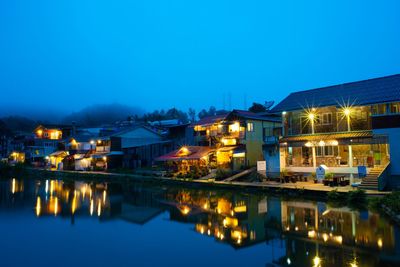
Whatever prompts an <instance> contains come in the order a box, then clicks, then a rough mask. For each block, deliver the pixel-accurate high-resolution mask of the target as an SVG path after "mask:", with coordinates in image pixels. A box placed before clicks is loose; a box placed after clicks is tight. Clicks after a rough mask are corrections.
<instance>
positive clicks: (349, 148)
mask: <svg viewBox="0 0 400 267" xmlns="http://www.w3.org/2000/svg"><path fill="white" fill-rule="evenodd" d="M280 142H281V147H280V153H281V160H280V161H281V162H280V163H281V169H285V171H290V172H302V173H313V172H315V170H316V167H318V166H320V165H325V166H326V167H327V168H328V170H327V172H330V173H334V174H349V175H356V176H357V175H358V173H359V169H358V167H359V166H363V167H366V169H367V173H368V172H369V170H371V169H372V168H377V167H383V166H386V165H387V164H388V163H389V162H390V156H389V145H388V140H387V137H385V136H378V135H372V133H371V132H370V131H357V132H346V133H336V134H316V135H303V136H293V137H286V138H282V139H281V140H280Z"/></svg>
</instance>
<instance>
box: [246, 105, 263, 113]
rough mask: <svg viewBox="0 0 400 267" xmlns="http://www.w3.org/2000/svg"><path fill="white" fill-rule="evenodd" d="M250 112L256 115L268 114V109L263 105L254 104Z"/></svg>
mask: <svg viewBox="0 0 400 267" xmlns="http://www.w3.org/2000/svg"><path fill="white" fill-rule="evenodd" d="M249 111H251V112H254V113H260V112H266V111H267V109H266V108H265V107H264V105H263V104H259V103H253V105H252V106H251V107H250V108H249Z"/></svg>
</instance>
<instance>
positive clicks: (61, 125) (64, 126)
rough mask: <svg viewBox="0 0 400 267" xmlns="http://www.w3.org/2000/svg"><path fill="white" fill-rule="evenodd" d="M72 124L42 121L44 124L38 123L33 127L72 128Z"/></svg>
mask: <svg viewBox="0 0 400 267" xmlns="http://www.w3.org/2000/svg"><path fill="white" fill-rule="evenodd" d="M72 127H73V125H67V124H49V123H44V124H39V125H38V126H36V128H35V129H38V128H45V129H65V128H72Z"/></svg>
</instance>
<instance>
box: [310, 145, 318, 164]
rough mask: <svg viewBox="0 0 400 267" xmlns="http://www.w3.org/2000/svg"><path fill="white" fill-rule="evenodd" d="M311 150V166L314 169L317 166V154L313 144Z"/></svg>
mask: <svg viewBox="0 0 400 267" xmlns="http://www.w3.org/2000/svg"><path fill="white" fill-rule="evenodd" d="M311 150H312V161H313V167H314V169H316V168H317V154H316V152H315V146H314V145H313V146H312V148H311Z"/></svg>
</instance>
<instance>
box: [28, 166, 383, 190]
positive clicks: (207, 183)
mask: <svg viewBox="0 0 400 267" xmlns="http://www.w3.org/2000/svg"><path fill="white" fill-rule="evenodd" d="M29 171H30V172H33V173H37V174H38V173H40V174H43V175H46V176H53V177H57V176H58V177H65V176H67V177H70V178H75V177H76V176H77V175H78V176H80V178H86V179H102V180H110V179H111V180H115V179H122V180H126V179H130V180H135V181H140V182H150V183H162V184H180V185H185V186H195V187H213V188H223V189H233V190H251V191H262V192H265V191H272V192H283V191H287V192H296V193H301V194H314V195H316V196H320V197H321V196H322V197H326V196H327V194H328V193H329V192H331V191H336V192H338V193H343V194H344V193H348V192H351V191H355V190H356V189H355V188H353V187H351V186H341V187H328V186H324V185H323V184H315V183H310V182H297V183H278V182H274V181H266V182H239V181H214V180H193V179H171V178H166V177H161V176H151V175H148V176H147V175H146V176H145V175H137V174H128V173H109V172H93V171H91V172H85V171H59V170H45V169H33V168H30V169H29ZM228 180H229V179H228ZM365 193H366V195H367V196H384V195H388V194H390V192H382V191H376V190H365Z"/></svg>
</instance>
